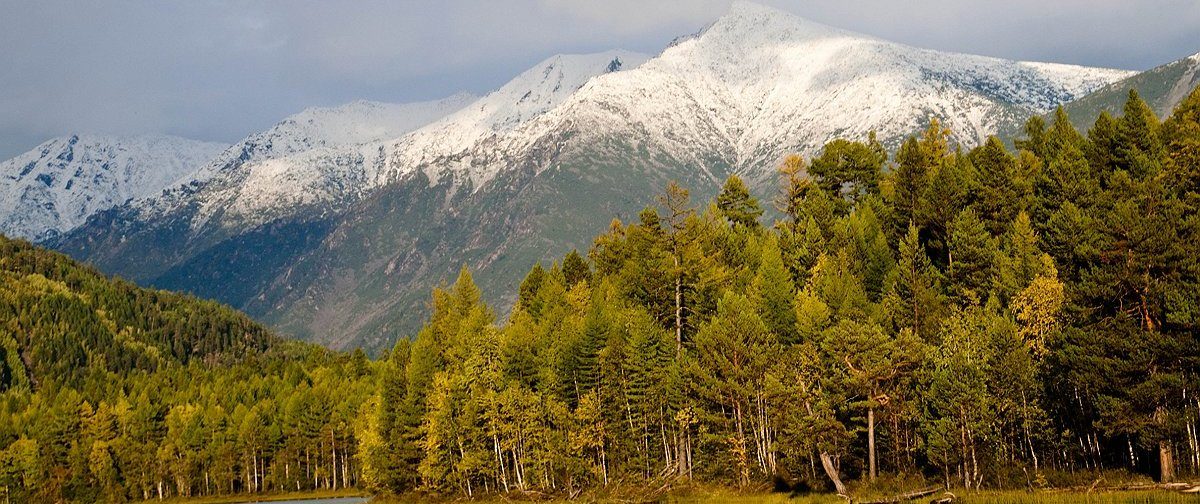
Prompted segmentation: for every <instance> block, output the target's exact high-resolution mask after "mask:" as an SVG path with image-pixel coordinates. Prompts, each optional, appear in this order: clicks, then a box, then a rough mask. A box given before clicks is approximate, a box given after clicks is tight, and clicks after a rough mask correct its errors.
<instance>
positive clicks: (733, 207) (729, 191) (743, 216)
mask: <svg viewBox="0 0 1200 504" xmlns="http://www.w3.org/2000/svg"><path fill="white" fill-rule="evenodd" d="M717 208H718V209H719V210H720V211H721V215H722V216H723V217H725V219H727V220H728V221H729V222H730V223H732V224H733V225H734V226H741V227H744V228H756V227H758V225H759V224H758V218H759V217H762V213H763V210H762V208H761V207H760V206H759V205H758V199H756V198H755V197H754V196H751V195H750V189H749V188H748V187H746V183H745V182H743V181H742V179H741V178H740V177H738V176H737V175H730V176H729V178H728V179H725V186H724V187H722V188H721V193H720V194H718V195H717Z"/></svg>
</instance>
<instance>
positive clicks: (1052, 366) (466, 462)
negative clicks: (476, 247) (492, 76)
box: [359, 92, 1200, 495]
mask: <svg viewBox="0 0 1200 504" xmlns="http://www.w3.org/2000/svg"><path fill="white" fill-rule="evenodd" d="M947 138H948V135H947V132H946V131H945V130H944V129H943V128H942V127H941V126H939V125H938V124H937V123H936V122H935V123H933V124H932V125H931V126H930V127H929V128H928V129H927V131H925V133H924V134H923V135H921V136H920V137H918V138H912V139H910V140H908V141H907V142H905V143H904V144H903V146H902V147H901V148H900V149H899V151H898V153H897V154H896V156H895V159H894V160H893V163H892V164H891V166H890V168H885V166H886V161H887V159H886V156H885V154H884V151H883V149H882V148H881V147H880V146H879V145H878V144H874V143H872V142H867V143H861V142H856V141H848V140H838V141H834V142H831V143H830V144H828V145H827V146H826V147H825V148H824V150H823V151H822V153H821V154H820V155H819V156H818V157H816V158H815V159H812V160H811V161H810V162H805V160H803V159H800V158H791V159H789V160H788V161H787V163H786V164H785V166H784V169H783V172H782V174H783V176H782V190H781V194H780V196H779V198H778V200H777V203H778V205H779V208H780V210H781V213H782V215H783V218H782V219H780V220H778V221H777V222H775V223H773V224H771V225H767V224H764V223H763V222H762V217H761V216H762V214H763V204H762V203H760V202H759V201H756V200H755V198H753V197H751V195H750V194H749V192H748V191H747V190H746V186H745V184H743V183H742V181H740V180H739V179H737V178H730V179H729V180H728V181H727V183H726V184H725V187H724V190H723V191H722V192H721V194H720V195H719V196H718V197H717V198H716V199H715V201H712V202H709V203H707V204H705V203H700V204H699V205H697V204H696V203H695V202H692V201H689V198H688V193H687V191H686V190H685V189H683V188H680V187H678V186H675V185H671V186H670V187H668V188H667V189H666V191H665V193H664V194H663V195H662V197H661V199H660V201H659V202H658V205H656V206H653V207H648V208H647V209H646V210H645V211H643V212H642V213H641V215H640V216H639V218H638V219H637V221H636V222H632V223H629V224H625V223H622V222H613V223H612V226H611V228H610V229H609V230H608V231H607V232H606V233H604V234H603V235H601V236H599V237H598V238H597V239H596V241H595V245H594V246H593V248H592V249H591V251H590V252H589V253H588V254H587V258H586V259H585V258H584V257H583V256H581V255H578V254H571V255H568V256H567V257H565V258H564V259H563V261H562V262H561V264H556V265H554V266H553V267H551V268H549V269H546V268H543V267H542V266H535V267H534V268H533V270H532V271H531V272H530V273H529V275H528V276H527V277H526V279H525V281H524V282H523V283H522V284H521V287H520V292H519V298H518V299H519V300H518V302H517V306H516V307H515V308H514V310H513V312H512V314H511V315H510V316H509V317H508V319H507V321H506V322H505V323H503V324H498V323H497V322H496V320H495V316H494V314H493V313H492V312H491V311H490V310H489V309H488V307H486V306H484V305H483V304H482V303H481V302H480V293H479V291H478V290H477V289H476V288H475V287H474V285H473V283H472V281H471V278H470V276H469V275H468V274H467V273H466V272H464V273H463V274H462V275H461V276H460V278H459V280H458V282H457V283H456V284H455V285H454V286H452V287H450V288H449V289H446V290H438V291H437V292H435V294H434V304H433V316H432V320H431V321H430V322H429V324H428V325H427V326H425V328H424V329H423V330H422V331H421V332H420V334H418V335H417V336H416V338H415V339H414V340H412V342H411V343H410V342H408V341H402V342H401V343H400V344H399V345H398V346H397V347H396V350H395V351H394V352H393V353H392V355H391V356H390V357H389V358H388V359H387V361H386V362H385V363H384V367H383V369H382V370H381V375H380V376H381V381H380V383H379V391H378V394H377V395H376V396H375V398H374V399H373V400H372V404H373V405H372V407H373V408H374V411H373V412H372V414H371V415H370V416H369V417H368V418H367V421H366V425H365V428H366V430H365V431H363V432H360V437H359V443H360V452H359V457H360V460H362V471H363V481H364V482H365V483H366V484H368V485H370V486H372V487H375V488H379V489H385V490H390V491H396V492H402V491H406V490H411V489H426V490H428V491H433V492H438V493H445V494H452V495H478V494H481V493H491V492H514V491H529V490H536V491H540V492H550V493H560V494H565V495H576V494H577V493H578V492H580V491H584V490H586V489H596V488H600V487H604V486H607V485H630V484H635V485H637V484H646V485H647V486H648V487H650V488H664V486H670V484H671V483H672V482H687V481H705V482H716V483H720V484H727V485H732V486H736V487H741V488H744V487H748V486H751V485H756V484H761V483H764V482H767V481H771V480H772V479H777V480H782V481H784V482H787V483H789V484H794V485H801V486H802V485H808V486H812V487H815V488H828V489H831V490H834V489H836V490H837V491H838V492H839V493H845V492H846V491H847V489H846V487H845V485H846V483H847V481H851V480H853V481H873V480H875V479H876V478H877V477H878V475H880V474H889V475H907V477H912V476H913V475H923V476H924V477H925V478H927V479H928V480H930V481H931V482H934V483H942V484H946V485H950V486H955V487H966V488H979V487H993V488H994V487H1004V486H1011V487H1022V488H1026V487H1038V486H1047V485H1055V484H1059V485H1061V484H1064V483H1069V482H1072V481H1082V482H1084V484H1088V483H1091V482H1092V481H1095V480H1096V479H1097V477H1098V475H1099V474H1100V471H1102V470H1105V469H1125V470H1128V471H1131V472H1136V473H1143V474H1149V475H1153V476H1155V477H1157V478H1159V479H1161V480H1164V481H1167V480H1171V479H1173V478H1174V477H1175V475H1176V474H1179V473H1187V474H1196V473H1197V471H1198V469H1200V448H1198V446H1197V442H1196V427H1197V425H1198V424H1197V415H1198V413H1200V403H1197V396H1196V390H1197V389H1198V388H1200V379H1198V378H1200V374H1198V371H1200V333H1198V332H1197V329H1198V327H1197V322H1198V316H1200V283H1198V280H1200V220H1198V217H1197V215H1196V209H1197V208H1200V193H1198V192H1197V191H1198V190H1200V172H1198V167H1200V92H1194V93H1192V95H1191V97H1190V98H1189V99H1188V100H1187V101H1186V102H1185V103H1184V104H1183V105H1182V106H1181V108H1180V109H1179V110H1178V111H1176V112H1175V114H1174V116H1172V117H1171V118H1170V120H1168V121H1166V122H1165V123H1163V124H1159V121H1158V119H1157V118H1156V117H1155V115H1154V114H1153V113H1152V112H1151V111H1150V110H1149V109H1148V108H1147V106H1146V104H1145V103H1144V102H1142V101H1141V100H1140V99H1139V98H1138V97H1137V96H1136V94H1132V93H1131V95H1130V99H1129V101H1128V103H1127V104H1126V106H1125V109H1124V114H1123V116H1121V117H1120V118H1113V117H1110V116H1108V115H1103V116H1101V117H1100V118H1099V119H1098V120H1097V121H1096V124H1095V126H1094V127H1093V128H1092V129H1091V131H1090V132H1088V133H1087V134H1086V135H1082V134H1080V133H1078V132H1077V131H1076V130H1075V129H1074V128H1073V127H1072V126H1071V123H1070V121H1069V120H1068V118H1067V117H1066V116H1065V114H1059V115H1058V116H1057V117H1056V118H1055V119H1054V120H1053V121H1052V123H1051V124H1046V123H1045V122H1044V121H1042V120H1041V119H1040V118H1035V119H1033V120H1031V121H1030V122H1029V123H1028V126H1027V132H1026V139H1025V140H1023V141H1021V142H1019V144H1018V147H1019V152H1017V153H1012V152H1008V151H1006V149H1005V147H1004V145H1003V144H1002V143H1001V142H1000V141H999V140H996V139H993V140H991V141H989V142H987V143H986V144H985V145H983V146H981V147H979V148H976V149H973V150H971V151H962V150H958V149H955V148H954V147H953V146H951V145H948V142H947ZM806 172H807V173H808V174H810V175H811V176H812V177H811V178H810V177H805V176H803V174H804V173H806Z"/></svg>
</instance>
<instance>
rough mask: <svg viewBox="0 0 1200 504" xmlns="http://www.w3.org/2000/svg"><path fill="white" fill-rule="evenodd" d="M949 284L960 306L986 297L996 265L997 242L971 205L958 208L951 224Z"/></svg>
mask: <svg viewBox="0 0 1200 504" xmlns="http://www.w3.org/2000/svg"><path fill="white" fill-rule="evenodd" d="M949 245H950V246H949V251H950V254H949V262H948V264H947V265H946V277H947V280H948V281H949V285H948V288H949V290H950V292H951V293H952V294H953V295H954V296H955V297H956V298H957V299H956V301H957V302H958V304H959V305H960V306H970V305H980V304H982V303H983V302H985V301H987V297H988V293H989V287H990V286H991V275H992V272H993V271H994V270H993V267H994V265H995V257H996V246H995V243H994V242H993V240H992V237H991V236H990V235H988V232H987V229H985V228H984V224H983V222H982V221H980V220H979V217H978V216H976V214H975V211H974V210H971V209H969V208H968V209H966V210H963V211H962V212H959V214H958V216H957V217H955V218H954V222H952V223H951V224H950V244H949Z"/></svg>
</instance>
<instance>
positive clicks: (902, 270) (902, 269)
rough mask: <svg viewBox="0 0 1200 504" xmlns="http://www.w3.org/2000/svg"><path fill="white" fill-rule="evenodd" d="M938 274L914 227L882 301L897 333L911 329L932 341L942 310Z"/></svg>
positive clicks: (906, 236)
mask: <svg viewBox="0 0 1200 504" xmlns="http://www.w3.org/2000/svg"><path fill="white" fill-rule="evenodd" d="M940 290H941V286H940V283H939V279H938V272H937V270H936V269H935V268H934V267H933V265H932V264H931V263H930V261H929V257H928V256H927V255H925V249H924V247H922V246H921V240H920V233H919V231H918V230H917V227H916V226H915V225H913V226H909V228H908V233H907V234H905V237H904V239H903V240H902V241H901V242H900V251H899V259H898V260H897V262H896V269H895V270H894V273H893V275H892V278H891V281H890V282H889V289H888V291H887V294H886V295H885V297H884V300H883V306H884V310H885V311H886V313H887V315H888V318H889V319H890V320H891V321H892V326H893V330H894V331H896V332H899V331H902V330H904V329H908V330H909V331H911V332H912V333H913V334H914V335H915V336H917V337H918V338H921V339H923V340H925V341H930V340H931V338H932V337H933V336H934V334H935V331H936V328H937V327H938V324H939V317H940V313H941V310H942V304H943V301H942V297H941V292H940Z"/></svg>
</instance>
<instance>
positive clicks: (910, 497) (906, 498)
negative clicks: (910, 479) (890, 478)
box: [855, 486, 942, 504]
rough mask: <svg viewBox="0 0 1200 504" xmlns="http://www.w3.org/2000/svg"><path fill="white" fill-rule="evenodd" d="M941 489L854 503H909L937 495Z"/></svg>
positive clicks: (915, 491)
mask: <svg viewBox="0 0 1200 504" xmlns="http://www.w3.org/2000/svg"><path fill="white" fill-rule="evenodd" d="M941 489H942V487H940V486H935V487H929V488H922V489H920V490H913V491H911V492H906V493H902V494H899V495H893V496H891V497H885V498H882V499H876V500H870V501H855V502H857V503H858V504H898V503H901V502H907V501H910V500H913V499H919V498H921V497H925V496H927V495H933V494H934V493H937V491H938V490H941Z"/></svg>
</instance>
